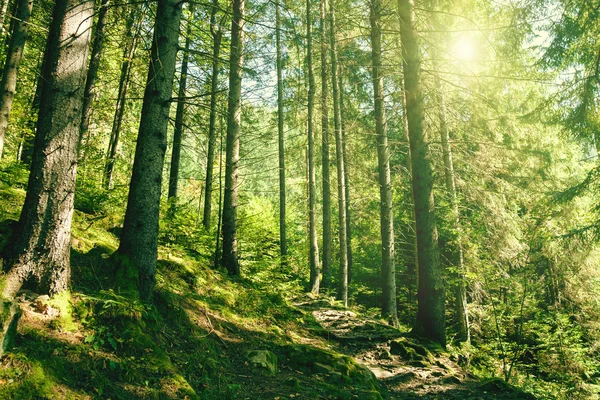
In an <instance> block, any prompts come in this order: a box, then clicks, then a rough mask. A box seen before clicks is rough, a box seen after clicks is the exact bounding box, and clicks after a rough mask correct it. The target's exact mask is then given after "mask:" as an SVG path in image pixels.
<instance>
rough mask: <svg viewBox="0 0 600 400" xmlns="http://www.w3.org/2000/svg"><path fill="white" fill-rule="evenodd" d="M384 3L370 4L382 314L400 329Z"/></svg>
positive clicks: (372, 1) (375, 2) (372, 2)
mask: <svg viewBox="0 0 600 400" xmlns="http://www.w3.org/2000/svg"><path fill="white" fill-rule="evenodd" d="M381 8H382V7H381V1H380V0H371V16H370V20H371V54H372V56H371V59H372V61H373V72H372V74H373V75H372V77H373V98H374V102H375V133H376V134H377V163H378V168H377V171H378V175H379V198H380V201H379V204H380V211H379V220H380V224H381V287H382V304H381V314H382V315H383V316H384V317H385V318H386V319H388V321H390V324H391V325H392V326H395V327H397V326H398V325H399V323H398V312H397V309H396V266H395V261H396V260H395V248H394V209H393V197H394V196H393V192H392V174H391V170H390V149H389V145H388V137H387V121H386V116H385V106H384V86H383V75H382V71H381V64H382V63H381V30H382V22H381Z"/></svg>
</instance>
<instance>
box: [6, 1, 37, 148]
mask: <svg viewBox="0 0 600 400" xmlns="http://www.w3.org/2000/svg"><path fill="white" fill-rule="evenodd" d="M5 3H8V0H5ZM32 8H33V0H19V1H18V6H17V15H16V22H15V23H14V24H13V30H12V33H11V37H10V42H9V44H8V51H7V53H6V61H5V63H4V72H3V74H2V82H0V157H2V152H3V149H4V135H5V134H6V129H7V128H8V118H9V115H10V110H11V108H12V103H13V98H14V97H15V90H16V88H17V72H18V69H19V65H20V64H21V59H22V58H23V49H24V48H25V42H26V41H27V29H28V28H29V17H30V16H31V9H32ZM0 26H2V24H1V23H0Z"/></svg>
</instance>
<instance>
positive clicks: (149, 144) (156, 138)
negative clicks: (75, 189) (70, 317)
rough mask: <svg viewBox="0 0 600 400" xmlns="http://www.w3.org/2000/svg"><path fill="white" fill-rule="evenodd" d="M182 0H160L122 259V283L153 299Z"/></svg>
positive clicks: (120, 253)
mask: <svg viewBox="0 0 600 400" xmlns="http://www.w3.org/2000/svg"><path fill="white" fill-rule="evenodd" d="M180 20H181V2H179V1H176V0H158V8H157V10H156V21H155V24H154V37H153V40H152V48H151V50H150V63H149V67H148V79H147V80H146V88H145V91H144V101H143V105H142V116H141V119H140V127H139V131H138V139H137V144H136V151H135V159H134V161H133V171H132V176H131V184H130V189H129V196H128V198H127V211H126V212H125V220H124V222H123V231H122V233H121V243H120V245H119V248H118V250H117V252H116V254H115V258H116V259H117V260H118V266H117V283H118V285H119V287H120V288H121V289H123V290H124V291H128V292H132V291H136V290H137V291H138V292H139V296H140V298H141V299H142V300H144V301H151V299H152V289H153V287H154V282H155V275H156V259H157V256H158V219H159V212H160V194H161V184H162V168H163V164H164V159H165V151H166V148H167V139H166V138H167V127H168V124H169V108H170V105H171V98H172V92H173V78H174V76H175V64H176V62H177V48H178V38H179V23H180Z"/></svg>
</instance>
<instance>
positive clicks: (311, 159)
mask: <svg viewBox="0 0 600 400" xmlns="http://www.w3.org/2000/svg"><path fill="white" fill-rule="evenodd" d="M310 3H311V0H306V68H307V69H308V110H307V111H308V121H307V134H308V154H307V156H308V160H307V164H308V165H307V168H308V231H309V232H308V240H309V243H308V245H309V263H310V281H309V290H310V291H311V293H313V294H318V293H319V287H320V283H321V277H320V275H321V271H320V268H319V246H318V244H317V210H316V201H317V200H316V199H317V185H316V180H317V178H316V171H315V132H314V128H313V114H314V109H315V74H314V70H313V62H312V51H313V50H312V47H313V46H312V24H313V22H312V15H311V12H312V11H311V4H310Z"/></svg>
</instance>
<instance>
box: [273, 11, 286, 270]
mask: <svg viewBox="0 0 600 400" xmlns="http://www.w3.org/2000/svg"><path fill="white" fill-rule="evenodd" d="M280 9H281V5H280V4H279V2H277V4H275V42H276V43H275V45H276V47H277V60H276V64H277V65H276V67H277V144H278V150H279V248H280V254H281V260H282V264H286V263H287V260H286V258H287V238H286V229H285V214H286V212H285V211H286V206H285V143H284V130H283V122H284V120H283V118H284V116H283V100H284V99H283V71H282V70H283V62H282V59H281V10H280Z"/></svg>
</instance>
